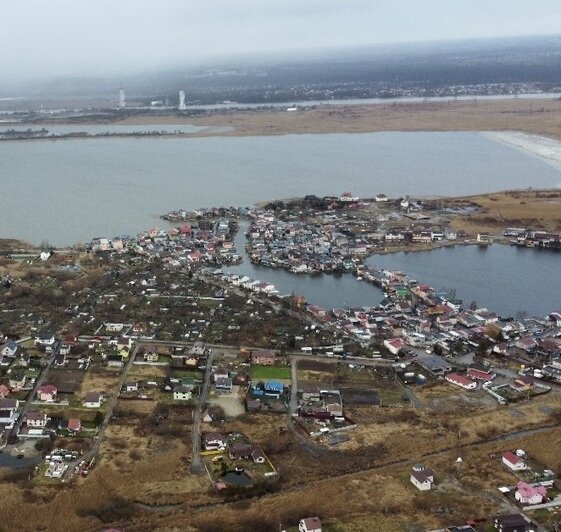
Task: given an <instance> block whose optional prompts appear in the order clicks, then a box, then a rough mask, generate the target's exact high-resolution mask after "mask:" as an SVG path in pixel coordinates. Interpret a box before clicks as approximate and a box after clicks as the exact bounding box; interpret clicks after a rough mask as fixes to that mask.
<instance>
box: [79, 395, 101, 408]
mask: <svg viewBox="0 0 561 532" xmlns="http://www.w3.org/2000/svg"><path fill="white" fill-rule="evenodd" d="M82 404H83V405H84V406H85V407H86V408H99V407H101V394H100V393H99V392H88V393H87V394H86V396H85V397H84V402H83V403H82Z"/></svg>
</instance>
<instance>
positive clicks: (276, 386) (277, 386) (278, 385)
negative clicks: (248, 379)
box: [265, 381, 284, 392]
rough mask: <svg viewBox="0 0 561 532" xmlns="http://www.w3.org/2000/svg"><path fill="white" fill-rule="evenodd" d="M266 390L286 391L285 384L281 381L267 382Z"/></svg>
mask: <svg viewBox="0 0 561 532" xmlns="http://www.w3.org/2000/svg"><path fill="white" fill-rule="evenodd" d="M265 390H267V391H269V392H282V391H283V390H284V384H283V383H282V382H279V381H267V382H266V383H265Z"/></svg>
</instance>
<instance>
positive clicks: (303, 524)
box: [298, 517, 321, 532]
mask: <svg viewBox="0 0 561 532" xmlns="http://www.w3.org/2000/svg"><path fill="white" fill-rule="evenodd" d="M298 530H299V532H321V521H320V519H319V517H306V518H305V519H300V522H299V523H298Z"/></svg>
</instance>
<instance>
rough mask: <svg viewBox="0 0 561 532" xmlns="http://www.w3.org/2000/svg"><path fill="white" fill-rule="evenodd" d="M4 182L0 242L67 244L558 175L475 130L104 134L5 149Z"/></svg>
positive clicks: (542, 183)
mask: <svg viewBox="0 0 561 532" xmlns="http://www.w3.org/2000/svg"><path fill="white" fill-rule="evenodd" d="M101 127H102V128H103V129H106V128H107V127H108V126H105V125H104V126H101ZM134 127H136V126H134ZM149 127H150V128H158V127H166V126H165V125H164V126H157V125H152V126H149ZM0 183H1V186H2V189H1V190H2V198H3V202H2V209H1V210H0V235H1V236H4V237H15V238H21V239H25V240H28V241H31V242H33V243H39V242H41V241H43V240H48V241H49V242H50V243H51V244H56V245H65V244H72V243H75V242H78V241H87V240H90V239H91V238H93V237H95V236H107V237H112V236H115V235H119V234H136V233H137V232H139V231H141V230H143V229H146V228H149V227H152V226H154V225H160V226H161V221H160V220H159V219H158V216H159V215H160V214H162V213H164V212H168V211H170V210H172V209H179V208H187V209H194V208H197V207H210V206H219V205H242V206H245V205H252V204H253V203H255V202H257V201H262V200H268V199H275V198H286V197H294V196H302V195H305V194H318V195H328V194H340V193H341V192H343V191H347V190H348V191H351V192H353V193H354V194H358V195H360V196H363V197H368V196H374V195H376V194H378V193H381V192H383V193H385V194H387V195H389V196H394V197H395V196H400V195H405V194H411V195H434V194H442V195H454V194H470V193H477V192H489V191H495V190H502V189H505V188H520V187H522V188H523V187H527V186H534V187H554V186H558V185H559V184H560V183H561V171H560V170H558V169H556V168H554V167H552V166H549V165H547V164H545V163H544V162H542V161H541V160H539V159H537V158H535V157H532V156H529V155H526V154H524V153H522V152H520V151H518V150H516V149H514V148H511V147H509V146H506V145H503V144H499V143H496V142H493V141H491V140H489V139H486V138H483V137H482V136H481V135H479V134H478V133H469V132H468V133H465V132H460V133H456V132H451V133H450V132H447V133H432V132H431V133H402V132H383V133H366V134H327V135H285V136H278V137H237V138H236V137H207V138H185V139H179V138H96V139H73V140H64V141H49V140H45V141H32V142H2V143H0Z"/></svg>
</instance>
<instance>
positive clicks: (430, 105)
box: [122, 98, 561, 139]
mask: <svg viewBox="0 0 561 532" xmlns="http://www.w3.org/2000/svg"><path fill="white" fill-rule="evenodd" d="M560 118H561V100H559V99H556V100H526V99H514V98H513V99H511V100H494V101H493V100H487V101H485V100H478V101H471V102H466V101H463V102H459V101H456V102H454V101H450V102H446V103H442V102H423V103H388V104H374V105H352V106H345V105H340V106H339V105H328V106H323V107H316V108H311V109H306V110H302V111H299V112H296V113H287V112H285V111H282V110H271V111H235V110H234V111H224V110H221V111H216V112H213V113H212V114H210V115H208V116H204V117H185V118H178V117H174V116H166V117H165V120H166V123H169V124H175V123H189V124H193V125H196V126H231V127H233V128H234V130H233V131H223V132H218V131H202V132H199V133H197V134H194V135H193V136H209V135H213V136H214V135H221V136H248V135H283V134H289V133H365V132H372V131H512V130H514V131H523V132H527V133H538V134H542V135H547V136H549V137H553V138H557V139H561V119H560ZM161 122H162V117H161V116H141V117H131V118H127V119H126V120H124V121H123V122H122V123H124V124H150V123H161Z"/></svg>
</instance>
